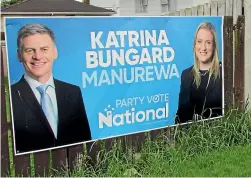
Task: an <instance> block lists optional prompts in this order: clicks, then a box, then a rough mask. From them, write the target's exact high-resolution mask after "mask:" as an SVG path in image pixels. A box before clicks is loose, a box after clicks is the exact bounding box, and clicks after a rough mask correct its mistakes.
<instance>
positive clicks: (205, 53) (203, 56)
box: [195, 29, 214, 63]
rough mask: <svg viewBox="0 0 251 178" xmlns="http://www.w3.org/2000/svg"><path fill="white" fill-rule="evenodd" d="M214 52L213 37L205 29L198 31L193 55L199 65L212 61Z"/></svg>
mask: <svg viewBox="0 0 251 178" xmlns="http://www.w3.org/2000/svg"><path fill="white" fill-rule="evenodd" d="M213 52H214V44H213V35H212V33H211V32H210V31H208V30H206V29H200V30H199V31H198V33H197V37H196V43H195V53H196V56H197V58H198V60H199V62H200V63H208V62H211V61H212V56H213Z"/></svg>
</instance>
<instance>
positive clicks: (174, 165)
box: [56, 110, 251, 177]
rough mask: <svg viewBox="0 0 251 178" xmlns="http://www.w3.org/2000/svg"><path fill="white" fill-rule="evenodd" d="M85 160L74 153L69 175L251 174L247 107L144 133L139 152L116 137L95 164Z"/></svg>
mask: <svg viewBox="0 0 251 178" xmlns="http://www.w3.org/2000/svg"><path fill="white" fill-rule="evenodd" d="M88 160H89V158H88V157H86V156H82V157H80V158H78V164H77V165H76V167H75V170H74V171H72V172H71V173H70V174H71V176H85V177H86V176H89V177H92V176H97V177H98V176H101V177H113V176H251V168H250V165H251V112H239V111H237V110H231V112H229V113H228V114H227V115H226V117H225V118H222V119H218V120H213V121H210V122H199V123H193V124H191V125H190V126H187V127H176V130H175V131H174V136H173V137H170V136H168V134H165V133H164V134H161V135H159V137H158V138H157V139H156V141H154V142H151V141H149V139H148V141H146V142H145V143H144V144H143V145H142V150H141V151H140V152H138V153H136V152H135V151H134V149H133V147H130V146H128V149H127V150H126V151H123V150H122V148H121V145H119V142H115V143H114V147H113V149H112V150H111V151H108V152H107V151H105V150H101V151H100V152H99V153H98V155H97V161H96V164H95V165H91V164H89V161H88ZM56 176H68V172H67V174H66V173H65V172H63V171H61V172H58V174H57V175H56Z"/></svg>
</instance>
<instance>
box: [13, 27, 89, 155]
mask: <svg viewBox="0 0 251 178" xmlns="http://www.w3.org/2000/svg"><path fill="white" fill-rule="evenodd" d="M17 46H18V59H19V61H20V62H22V63H23V66H24V69H25V74H24V75H23V76H22V78H21V79H20V81H18V82H17V83H15V84H13V85H12V86H11V97H12V109H13V120H14V131H15V146H16V153H22V152H29V151H36V150H41V149H48V148H52V147H57V146H63V145H68V144H74V143H78V142H83V141H87V140H91V132H90V128H89V123H88V119H87V115H86V112H85V107H84V103H83V99H82V94H81V90H80V88H79V87H78V86H75V85H72V84H68V83H65V82H63V81H59V80H57V79H55V78H54V77H53V74H52V67H53V62H54V60H55V59H56V58H57V48H56V44H55V36H54V33H53V32H52V31H51V30H50V29H49V28H48V27H46V26H44V25H41V24H27V25H24V26H23V27H22V28H21V29H20V30H19V32H18V39H17Z"/></svg>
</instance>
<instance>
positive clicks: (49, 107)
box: [37, 85, 57, 139]
mask: <svg viewBox="0 0 251 178" xmlns="http://www.w3.org/2000/svg"><path fill="white" fill-rule="evenodd" d="M48 87H49V85H40V86H38V87H37V90H38V91H39V92H40V94H41V106H42V109H43V111H44V114H45V116H46V118H47V120H48V122H49V123H50V126H51V128H52V130H53V133H54V135H55V138H57V118H56V116H55V112H54V109H53V104H52V101H51V98H50V96H49V95H48V94H47V93H46V90H47V88H48ZM45 139H46V138H45Z"/></svg>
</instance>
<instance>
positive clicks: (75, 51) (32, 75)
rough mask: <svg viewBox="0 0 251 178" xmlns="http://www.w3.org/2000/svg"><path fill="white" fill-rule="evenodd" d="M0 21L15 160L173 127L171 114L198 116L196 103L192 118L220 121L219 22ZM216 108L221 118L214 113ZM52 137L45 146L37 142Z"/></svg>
mask: <svg viewBox="0 0 251 178" xmlns="http://www.w3.org/2000/svg"><path fill="white" fill-rule="evenodd" d="M5 22H6V44H7V50H8V51H7V56H8V70H9V85H10V93H11V101H12V106H11V108H12V121H13V128H14V133H15V134H14V138H15V139H14V141H15V146H16V150H15V151H16V154H23V153H28V152H32V151H39V150H45V149H51V148H59V147H64V146H68V145H74V144H79V143H83V142H88V141H93V140H98V139H105V138H110V137H116V136H121V135H127V134H132V133H138V132H145V131H148V130H154V129H159V128H163V127H168V126H171V125H175V124H178V123H179V122H177V121H176V118H177V115H178V116H180V118H184V115H185V116H186V117H188V115H189V114H188V112H190V111H192V112H193V114H195V115H197V116H200V114H199V113H195V110H196V109H197V108H199V107H202V106H203V108H200V109H199V110H200V111H198V112H200V113H201V111H202V110H203V111H204V110H206V109H207V107H208V108H211V109H209V111H210V114H209V115H207V116H205V117H204V118H208V117H209V116H210V117H217V116H221V115H222V114H223V113H222V103H223V98H222V90H223V88H222V85H221V84H222V80H221V79H222V77H221V76H222V75H223V72H222V66H223V40H222V39H223V33H222V30H223V18H222V17H164V16H162V17H27V18H6V19H5ZM217 76H220V77H219V78H220V80H219V82H218V80H217ZM204 77H207V78H206V79H204ZM204 80H205V81H206V82H204ZM182 82H184V83H183V84H182ZM203 82H204V83H205V84H203ZM45 83H47V84H48V85H49V86H50V87H51V89H50V91H48V93H51V94H48V95H49V96H51V99H50V100H51V103H52V106H51V107H52V108H53V109H54V111H53V112H54V116H53V117H52V118H53V119H51V120H52V121H51V120H50V119H48V117H50V116H48V115H50V114H48V115H47V114H46V113H47V112H49V111H45V110H44V107H43V104H42V102H44V103H45V102H46V101H45V100H46V99H45V96H43V95H42V93H41V92H40V91H39V90H38V91H37V90H36V88H37V87H38V86H39V85H40V84H41V85H42V84H45ZM218 85H219V86H218ZM188 88H191V89H188ZM29 92H30V93H31V94H28V93H29ZM59 93H60V94H59ZM210 94H211V95H210ZM209 95H210V96H209ZM205 96H207V98H205ZM219 96H220V98H219ZM26 97H27V99H26ZM201 98H203V99H201ZM212 98H217V100H218V101H215V100H213V99H212ZM43 99H44V100H43ZM195 100H196V101H195ZM197 100H201V101H199V102H197ZM211 100H212V101H211ZM30 101H32V103H31V104H29V102H30ZM63 101H66V102H67V103H66V104H62V103H63ZM207 102H208V105H207V104H206V103H207ZM187 103H188V105H186V104H187ZM194 103H196V104H194ZM200 103H201V104H200ZM35 105H37V107H34V106H35ZM44 105H46V106H47V108H48V104H44ZM61 105H62V106H61ZM195 105H196V107H195ZM26 106H27V108H28V109H27V108H26ZM81 107H83V108H82V109H81ZM214 107H220V113H217V112H216V114H215V115H212V112H211V111H214V110H212V108H214ZM80 111H81V113H80ZM192 112H191V113H192ZM38 113H39V116H38ZM179 113H180V114H179ZM204 113H206V112H203V114H204ZM203 114H201V115H203ZM61 116H62V117H61ZM66 116H67V117H66ZM79 116H81V117H82V118H81V117H79ZM54 118H55V119H54ZM83 118H85V119H83ZM193 118H194V117H193ZM202 118H203V117H202ZM81 119H82V120H81ZM79 120H81V121H79ZM181 120H182V119H181ZM189 120H192V118H190V119H189V118H188V119H185V120H184V119H183V121H184V122H185V121H189ZM82 124H83V125H84V124H86V125H87V126H86V127H84V126H83V125H82ZM33 128H34V129H33ZM54 128H55V129H54ZM87 131H88V133H87ZM46 132H49V134H47V133H46ZM79 135H85V136H86V135H88V137H85V136H83V137H80V136H79ZM78 136H79V138H78ZM27 137H29V138H31V139H30V140H28V141H23V140H24V138H27ZM50 137H52V139H51V141H50V143H47V142H46V141H44V142H43V141H41V139H40V138H44V139H46V138H50ZM72 138H76V139H72ZM77 138H78V139H77ZM18 139H19V140H20V141H19V142H18ZM35 140H39V143H37V145H36V143H35ZM48 140H50V139H48ZM48 142H49V141H48ZM27 145H30V146H27Z"/></svg>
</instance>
